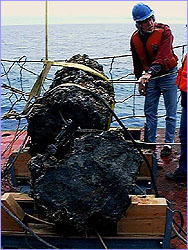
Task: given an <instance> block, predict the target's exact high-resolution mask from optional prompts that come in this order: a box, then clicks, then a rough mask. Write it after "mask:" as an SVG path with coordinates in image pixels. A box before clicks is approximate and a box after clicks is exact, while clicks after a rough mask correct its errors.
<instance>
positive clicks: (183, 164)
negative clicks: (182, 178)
mask: <svg viewBox="0 0 188 250" xmlns="http://www.w3.org/2000/svg"><path fill="white" fill-rule="evenodd" d="M179 138H180V142H181V155H180V160H179V168H178V169H177V170H176V172H178V173H183V174H186V173H187V109H186V108H182V114H181V122H180V132H179Z"/></svg>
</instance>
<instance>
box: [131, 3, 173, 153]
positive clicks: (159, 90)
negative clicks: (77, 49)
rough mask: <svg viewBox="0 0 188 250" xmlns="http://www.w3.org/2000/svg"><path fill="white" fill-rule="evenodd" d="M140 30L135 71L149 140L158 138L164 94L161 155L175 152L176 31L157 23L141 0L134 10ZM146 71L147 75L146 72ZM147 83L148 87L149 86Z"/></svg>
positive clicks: (135, 36)
mask: <svg viewBox="0 0 188 250" xmlns="http://www.w3.org/2000/svg"><path fill="white" fill-rule="evenodd" d="M132 15H133V19H134V21H136V27H137V30H136V31H135V32H134V33H133V35H132V37H131V41H130V44H131V51H132V57H133V66H134V74H135V76H136V78H137V79H139V81H140V82H139V92H140V94H141V95H145V105H144V112H145V116H146V134H145V141H146V142H151V143H153V142H156V135H157V122H158V119H157V117H158V104H159V99H160V95H161V94H162V95H163V97H164V104H165V108H166V133H165V143H166V145H165V146H164V148H163V150H162V154H161V156H166V155H167V154H170V153H171V146H170V144H168V143H173V142H174V135H175V130H176V113H177V86H176V84H175V82H176V77H177V73H176V72H177V60H178V58H177V56H176V55H175V54H174V52H173V49H172V42H173V35H172V33H171V30H170V28H169V26H168V25H165V24H161V23H156V22H155V17H154V12H153V10H151V9H150V7H149V6H148V5H145V4H143V3H138V4H136V5H135V6H134V8H133V10H132ZM143 72H144V75H142V73H143ZM146 87H147V88H146Z"/></svg>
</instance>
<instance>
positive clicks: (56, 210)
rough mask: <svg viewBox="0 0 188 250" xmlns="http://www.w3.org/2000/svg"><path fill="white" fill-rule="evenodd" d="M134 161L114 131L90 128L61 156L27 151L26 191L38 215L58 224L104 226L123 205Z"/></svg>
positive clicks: (132, 151) (122, 210)
mask: <svg viewBox="0 0 188 250" xmlns="http://www.w3.org/2000/svg"><path fill="white" fill-rule="evenodd" d="M140 163H141V158H140V156H139V154H138V153H137V151H136V150H135V149H134V148H132V147H130V146H129V145H128V144H127V142H126V141H125V140H124V138H123V136H122V135H121V133H120V132H117V131H106V132H102V133H101V134H95V133H91V134H88V135H85V136H81V137H80V138H77V139H75V140H74V143H73V144H72V146H71V148H70V151H69V153H67V154H66V155H65V156H64V157H63V159H57V158H56V157H54V156H48V155H39V154H38V155H37V156H36V157H33V158H32V159H31V161H30V163H29V169H30V171H31V193H32V196H33V197H34V199H35V202H36V205H37V207H38V208H39V210H40V212H41V213H42V214H43V216H44V217H46V218H47V219H48V220H50V221H52V222H54V223H55V224H57V225H59V227H60V228H61V229H62V230H64V231H67V230H68V228H69V227H72V228H74V229H75V230H76V231H78V232H82V231H87V230H90V229H96V230H97V231H99V232H101V230H102V231H103V232H104V231H105V230H108V229H109V225H112V224H115V223H116V222H117V221H119V219H120V218H121V217H122V216H123V215H124V213H125V211H126V209H127V207H128V206H129V204H130V201H129V196H128V194H129V193H130V191H131V190H132V184H133V183H134V182H135V180H136V177H137V174H138V171H139V166H140Z"/></svg>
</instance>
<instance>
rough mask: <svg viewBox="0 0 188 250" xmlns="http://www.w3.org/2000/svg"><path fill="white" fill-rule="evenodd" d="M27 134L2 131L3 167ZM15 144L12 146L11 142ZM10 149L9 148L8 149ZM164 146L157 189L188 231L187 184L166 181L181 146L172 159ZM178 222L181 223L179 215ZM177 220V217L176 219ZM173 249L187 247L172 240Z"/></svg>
mask: <svg viewBox="0 0 188 250" xmlns="http://www.w3.org/2000/svg"><path fill="white" fill-rule="evenodd" d="M164 133H165V130H164V129H160V128H159V129H158V137H157V142H158V143H162V142H163V138H164ZM178 133H179V131H178V129H177V131H176V135H175V141H176V142H179V136H178ZM25 135H26V132H23V133H22V134H21V135H20V137H19V138H17V139H16V138H15V131H1V167H2V168H3V165H4V164H5V163H6V162H7V160H8V156H9V155H10V154H11V153H12V152H13V151H15V150H18V149H19V147H20V145H21V144H22V142H23V140H24V138H25ZM142 139H143V130H142V131H141V140H142ZM13 140H15V141H14V144H12V145H11V142H12V141H13ZM7 147H8V148H7ZM161 149H162V145H157V147H156V150H155V154H156V156H157V160H158V163H157V188H158V192H159V196H160V197H164V198H166V199H167V200H168V201H169V202H170V203H171V208H172V210H179V211H180V212H181V213H182V215H183V219H184V226H183V228H184V230H187V223H186V222H187V183H186V182H179V183H176V182H173V181H169V180H166V179H165V174H166V173H167V172H170V171H174V170H175V169H176V168H177V167H178V162H179V156H180V146H179V145H174V146H173V151H172V154H171V156H170V157H165V158H163V159H162V158H161V157H160V151H161ZM14 191H19V187H13V186H12V185H11V182H10V181H6V182H3V183H2V193H4V192H14ZM176 216H177V220H176V221H177V222H178V223H180V218H179V216H178V214H176ZM175 218H176V217H175ZM171 248H173V249H186V246H185V244H184V243H182V241H181V240H180V239H179V238H177V237H176V238H174V239H172V240H171Z"/></svg>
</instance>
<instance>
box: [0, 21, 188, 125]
mask: <svg viewBox="0 0 188 250" xmlns="http://www.w3.org/2000/svg"><path fill="white" fill-rule="evenodd" d="M170 27H171V30H172V33H173V35H174V42H173V45H174V47H176V46H180V45H183V44H187V29H186V27H185V24H170ZM134 30H135V26H134V24H133V23H132V24H128V23H127V24H126V23H125V24H61V25H60V24H59V25H48V58H49V59H50V60H65V59H69V58H70V57H72V56H73V55H76V54H81V55H83V54H87V55H88V56H89V57H90V58H101V57H113V56H119V55H128V56H126V57H120V58H115V59H114V60H113V63H112V58H110V59H97V61H98V62H99V63H100V64H102V65H103V68H104V73H105V74H106V75H107V76H108V77H109V78H110V79H111V78H112V79H118V78H120V77H122V76H125V75H127V74H131V73H132V72H133V66H132V58H131V56H130V55H131V52H130V37H131V34H132V33H133V32H134ZM186 49H187V48H186V47H185V50H186ZM174 52H175V54H176V55H177V56H178V58H179V64H178V66H180V65H181V60H182V52H183V51H182V47H180V48H176V49H174ZM22 57H23V60H25V62H22V63H15V64H13V63H12V62H4V61H2V65H1V75H2V77H1V84H7V85H10V86H12V87H14V88H17V89H20V90H23V91H25V92H29V91H30V90H31V88H32V86H33V84H34V83H35V81H36V79H37V76H36V74H40V72H41V70H42V67H43V64H42V63H41V62H38V63H33V62H29V61H32V60H35V61H40V60H42V59H44V58H45V28H44V26H43V25H27V26H26V25H19V26H16V25H15V26H2V29H1V59H9V60H18V59H20V58H22ZM111 66H112V69H111ZM58 69H59V67H55V66H54V67H52V69H51V70H50V72H49V74H48V76H47V80H45V83H44V88H45V89H44V90H43V91H45V90H47V89H48V86H49V85H50V84H51V82H52V79H53V77H54V73H55V72H56V71H57V70H58ZM5 72H8V74H6V75H5ZM125 79H134V76H133V75H130V76H128V77H127V78H125ZM114 89H115V95H116V96H115V99H116V101H121V100H124V99H126V98H127V97H129V96H131V95H132V94H134V93H135V94H138V91H137V87H136V86H135V84H129V85H127V84H126V85H123V84H115V85H114ZM15 101H16V105H14V103H15ZM24 105H25V101H23V100H22V101H21V102H20V101H19V96H18V95H15V94H12V95H11V93H10V92H9V91H8V90H7V89H4V88H2V89H1V115H3V114H4V113H6V112H7V111H8V110H9V109H10V107H12V106H13V109H14V110H16V111H17V112H21V111H22V109H23V107H24ZM143 107H144V97H141V96H139V97H135V98H129V99H128V100H127V101H126V102H124V103H117V104H116V106H115V112H116V114H117V115H118V117H119V118H122V117H128V118H126V119H123V120H122V121H123V123H124V124H125V126H126V127H143V126H144V122H145V118H139V117H137V118H132V117H131V116H133V115H136V116H140V115H141V116H142V115H144V114H143ZM178 110H179V111H180V110H181V107H180V102H178ZM159 115H165V109H164V102H163V99H162V97H161V100H160V104H159ZM179 122H180V114H179V113H178V118H177V127H179ZM17 123H18V121H17V120H14V119H8V120H2V121H1V129H2V130H13V129H15V128H16V126H17ZM26 123H27V122H26V119H22V123H21V126H24V125H25V124H26ZM112 125H113V126H116V125H118V124H117V122H114V123H113V124H112ZM158 127H165V118H164V117H163V118H160V119H159V121H158Z"/></svg>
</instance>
